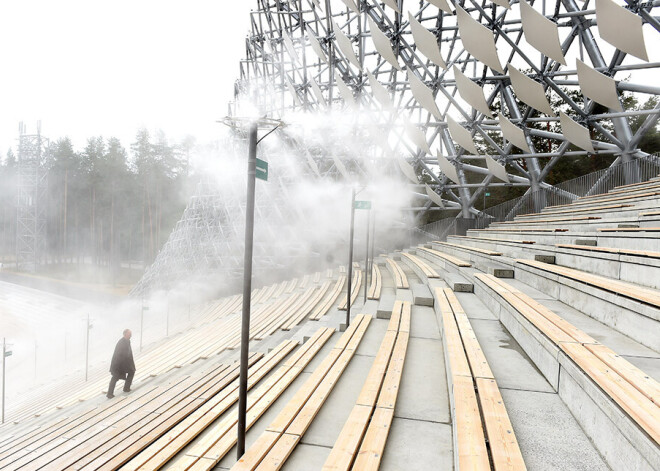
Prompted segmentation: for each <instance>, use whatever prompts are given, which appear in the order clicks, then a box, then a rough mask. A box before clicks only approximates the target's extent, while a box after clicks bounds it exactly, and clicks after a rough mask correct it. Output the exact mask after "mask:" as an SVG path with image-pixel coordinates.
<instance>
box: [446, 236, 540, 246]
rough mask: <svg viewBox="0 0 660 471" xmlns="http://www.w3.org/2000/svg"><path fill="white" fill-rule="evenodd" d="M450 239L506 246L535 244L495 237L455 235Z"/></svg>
mask: <svg viewBox="0 0 660 471" xmlns="http://www.w3.org/2000/svg"><path fill="white" fill-rule="evenodd" d="M452 237H460V238H462V239H468V240H479V241H483V242H504V243H507V244H528V245H532V244H535V243H536V241H533V240H517V239H498V238H496V237H473V236H467V235H465V236H462V235H457V236H452Z"/></svg>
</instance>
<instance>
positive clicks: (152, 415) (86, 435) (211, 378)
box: [0, 354, 261, 470]
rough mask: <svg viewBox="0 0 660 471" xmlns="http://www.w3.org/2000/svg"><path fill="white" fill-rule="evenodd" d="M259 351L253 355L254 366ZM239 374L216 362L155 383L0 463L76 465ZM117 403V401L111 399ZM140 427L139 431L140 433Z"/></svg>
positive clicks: (132, 437)
mask: <svg viewBox="0 0 660 471" xmlns="http://www.w3.org/2000/svg"><path fill="white" fill-rule="evenodd" d="M260 357H261V355H260V354H258V355H252V357H251V359H250V363H251V364H254V363H255V362H256V361H257V360H258V359H259V358H260ZM237 377H238V364H237V363H236V364H234V365H216V366H215V367H214V368H212V369H210V370H208V371H207V373H206V374H204V375H201V376H185V377H183V378H179V380H178V382H172V383H169V384H167V385H163V386H158V387H153V388H150V389H147V390H145V391H139V392H138V391H136V394H134V395H131V396H130V397H128V398H124V399H123V400H121V401H116V402H117V403H118V405H119V407H118V408H116V409H113V408H112V407H110V408H107V409H106V410H105V411H104V412H105V413H104V414H98V415H92V416H90V418H89V420H85V421H83V422H80V423H78V424H76V426H75V427H73V428H70V429H69V430H68V431H67V432H66V433H62V431H61V430H59V431H54V432H52V433H51V434H49V435H47V436H44V437H42V438H41V439H40V440H39V441H38V442H36V443H32V444H31V445H30V447H29V448H22V449H21V451H22V453H19V454H16V453H15V454H13V455H12V456H9V457H7V458H5V459H4V460H3V462H2V464H0V466H1V467H3V468H5V467H9V468H10V469H19V468H20V469H26V470H31V469H41V468H43V467H47V468H48V469H65V468H67V467H69V466H72V465H73V464H74V463H75V464H76V467H77V468H82V467H83V466H84V465H85V464H87V463H89V462H91V461H93V460H94V459H96V458H98V457H99V456H101V455H103V454H104V453H107V452H109V450H111V449H112V448H114V447H116V446H119V445H120V444H121V443H125V442H126V440H128V441H129V442H130V441H131V440H133V441H134V440H136V439H137V438H139V437H140V436H141V435H143V434H144V433H146V431H149V430H153V429H154V428H155V427H157V426H159V425H161V424H162V423H164V422H167V420H168V419H171V418H172V417H173V416H176V415H177V414H179V416H181V415H187V414H188V413H189V412H190V411H191V410H192V409H194V408H196V407H198V405H199V404H201V403H203V402H204V399H202V396H204V395H211V394H213V393H215V392H217V391H220V390H222V389H223V388H224V387H225V386H226V385H227V384H229V382H231V381H233V380H235V379H236V378H237ZM112 402H115V401H112ZM140 430H142V433H140Z"/></svg>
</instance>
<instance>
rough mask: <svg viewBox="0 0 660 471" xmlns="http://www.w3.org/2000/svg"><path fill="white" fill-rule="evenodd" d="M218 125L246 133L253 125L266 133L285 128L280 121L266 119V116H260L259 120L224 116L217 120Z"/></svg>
mask: <svg viewBox="0 0 660 471" xmlns="http://www.w3.org/2000/svg"><path fill="white" fill-rule="evenodd" d="M218 123H222V124H224V125H225V126H229V127H230V128H233V129H236V130H240V131H246V130H248V129H250V128H251V127H252V126H254V125H256V126H257V129H260V130H268V131H272V130H274V129H277V128H283V127H285V126H286V124H285V123H284V122H283V121H282V120H279V119H276V118H268V117H266V116H262V117H260V118H258V117H257V118H255V117H254V116H225V117H224V118H222V119H221V120H219V121H218Z"/></svg>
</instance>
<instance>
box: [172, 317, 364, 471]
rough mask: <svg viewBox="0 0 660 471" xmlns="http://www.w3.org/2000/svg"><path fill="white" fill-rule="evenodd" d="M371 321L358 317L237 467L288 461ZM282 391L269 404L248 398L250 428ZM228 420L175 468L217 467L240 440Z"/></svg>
mask: <svg viewBox="0 0 660 471" xmlns="http://www.w3.org/2000/svg"><path fill="white" fill-rule="evenodd" d="M370 320H371V317H370V316H364V315H359V316H356V317H355V318H354V321H353V322H352V323H351V326H350V327H349V328H348V329H346V332H344V334H342V336H341V337H340V338H339V340H338V341H337V343H336V344H335V347H334V348H333V349H332V350H331V352H330V353H329V354H328V355H327V356H326V357H325V359H324V361H323V362H322V363H321V364H320V365H319V366H318V367H317V368H316V369H315V370H314V372H313V373H312V375H311V376H310V377H309V378H308V380H307V381H306V382H305V383H304V384H303V386H302V387H301V388H300V389H299V390H298V391H297V392H296V394H295V395H294V397H293V398H292V399H291V400H290V401H289V402H288V403H287V404H286V405H285V406H284V409H282V411H281V412H280V414H279V415H278V416H277V418H276V419H275V421H273V422H272V423H271V425H270V426H269V427H268V428H267V430H266V432H264V434H262V435H261V437H260V438H259V439H257V441H256V442H255V443H254V444H253V445H252V446H251V447H250V448H249V449H248V450H247V451H246V453H245V454H244V455H243V458H242V459H241V461H239V463H238V464H237V466H240V465H243V463H245V464H246V465H249V464H250V463H252V462H253V460H256V463H255V466H256V465H257V464H259V463H260V462H261V461H262V460H264V459H265V460H266V462H268V461H269V460H271V459H281V460H284V459H286V457H287V456H289V454H290V449H291V448H293V447H295V446H296V445H297V443H298V442H299V440H300V437H301V436H302V435H303V434H304V433H305V431H306V430H307V428H308V427H309V424H310V423H311V421H312V420H313V419H314V417H315V416H316V414H317V413H318V411H319V409H320V408H321V406H322V405H323V403H324V402H325V399H326V398H327V396H328V394H329V393H330V391H332V388H333V387H334V384H335V383H336V381H337V379H338V378H339V377H340V376H341V374H342V373H343V371H344V369H345V368H346V365H347V364H348V363H349V362H350V360H351V358H352V357H353V355H354V353H355V350H356V349H357V346H358V345H359V343H360V341H361V340H362V337H363V335H364V332H365V331H366V329H367V327H368V325H369V321H370ZM300 371H302V369H298V374H299V372H300ZM288 384H290V382H289V383H288ZM288 384H287V386H288ZM282 391H283V389H281V388H277V389H276V392H277V395H276V396H275V397H270V398H268V400H267V402H266V403H264V397H261V398H256V399H253V401H251V400H250V398H248V423H247V427H248V428H249V427H250V426H251V425H252V424H253V423H254V422H255V421H256V419H257V418H258V417H260V416H261V415H262V414H263V412H265V410H266V409H267V407H269V406H270V404H271V403H272V402H273V401H274V399H275V398H276V397H278V396H279V394H281V392H282ZM251 404H254V405H253V407H250V406H251ZM255 407H256V408H257V409H256V410H255ZM230 419H232V420H231V422H232V423H231V426H232V427H233V425H234V423H235V420H233V419H234V418H233V417H230ZM225 422H228V420H227V419H226V420H224V421H223V422H221V425H220V426H217V427H216V426H215V425H214V426H213V430H212V432H211V433H210V434H207V435H205V437H204V439H203V440H200V441H199V442H197V443H195V444H194V446H193V447H192V449H190V450H189V451H188V452H187V453H186V454H185V455H184V456H183V457H181V458H180V459H177V460H175V462H174V463H173V469H188V467H190V466H193V467H192V468H191V469H212V468H213V467H215V465H216V463H217V462H218V461H219V460H220V459H221V458H222V457H223V456H224V455H225V454H226V453H227V452H228V451H229V449H231V447H232V446H233V445H234V443H235V441H236V437H235V436H234V435H233V434H228V433H227V432H228V431H229V430H226V429H225V428H224V427H225V426H222V424H225ZM216 429H219V430H218V432H222V433H216ZM209 445H210V446H209ZM271 453H272V456H271Z"/></svg>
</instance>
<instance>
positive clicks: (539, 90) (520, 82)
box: [508, 64, 555, 116]
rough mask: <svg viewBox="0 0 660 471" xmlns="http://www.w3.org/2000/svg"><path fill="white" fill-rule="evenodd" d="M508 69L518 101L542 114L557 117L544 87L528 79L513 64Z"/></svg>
mask: <svg viewBox="0 0 660 471" xmlns="http://www.w3.org/2000/svg"><path fill="white" fill-rule="evenodd" d="M508 69H509V77H510V78H511V85H513V91H514V92H516V96H517V97H518V99H520V100H521V101H522V102H523V103H525V104H527V105H529V106H531V107H532V108H534V109H537V110H539V111H541V112H542V113H545V114H547V115H549V116H555V112H554V111H553V109H552V106H550V102H548V99H547V98H546V96H545V91H544V90H543V86H542V85H541V84H540V83H538V82H537V81H536V80H533V79H531V78H529V77H527V76H526V75H525V74H523V73H522V72H520V71H519V70H518V69H516V68H515V67H514V66H512V65H511V64H509V67H508Z"/></svg>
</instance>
